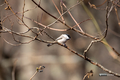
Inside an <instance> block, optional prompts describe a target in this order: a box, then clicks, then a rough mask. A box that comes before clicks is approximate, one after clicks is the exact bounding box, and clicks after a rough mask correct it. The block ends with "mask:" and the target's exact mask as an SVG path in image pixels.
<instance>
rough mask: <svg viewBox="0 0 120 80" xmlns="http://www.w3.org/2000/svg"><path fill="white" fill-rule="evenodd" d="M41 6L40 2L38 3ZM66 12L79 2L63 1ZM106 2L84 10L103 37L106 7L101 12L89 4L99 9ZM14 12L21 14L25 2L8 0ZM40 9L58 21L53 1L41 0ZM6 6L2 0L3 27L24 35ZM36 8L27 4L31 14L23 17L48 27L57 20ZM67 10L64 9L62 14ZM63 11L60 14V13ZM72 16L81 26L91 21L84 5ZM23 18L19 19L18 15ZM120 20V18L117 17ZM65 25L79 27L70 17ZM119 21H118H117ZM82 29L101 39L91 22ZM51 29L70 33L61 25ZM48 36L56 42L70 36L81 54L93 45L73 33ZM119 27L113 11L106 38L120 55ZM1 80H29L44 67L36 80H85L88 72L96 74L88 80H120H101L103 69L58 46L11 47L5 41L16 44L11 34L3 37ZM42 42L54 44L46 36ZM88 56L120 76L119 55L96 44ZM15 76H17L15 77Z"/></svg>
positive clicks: (70, 43) (111, 79)
mask: <svg viewBox="0 0 120 80" xmlns="http://www.w3.org/2000/svg"><path fill="white" fill-rule="evenodd" d="M35 1H36V2H38V3H39V0H35ZM60 1H61V0H54V2H55V4H56V5H57V7H58V8H59V10H60V9H61V7H60ZM62 1H63V2H64V3H65V5H66V6H67V8H70V7H72V6H73V5H75V4H76V3H77V0H62ZM104 1H105V0H84V4H85V6H86V7H87V8H88V10H89V11H90V12H91V14H92V15H93V16H94V18H95V19H96V21H97V24H98V25H99V28H100V30H101V33H104V30H105V27H106V23H105V16H106V11H105V10H104V9H105V7H106V4H107V3H105V4H103V5H102V6H100V7H99V8H100V9H99V10H96V9H93V8H90V6H89V4H88V2H90V3H91V4H95V5H100V4H102V3H103V2H104ZM8 2H9V4H10V5H11V7H12V9H13V11H14V12H22V10H23V5H24V0H8ZM40 5H41V6H42V7H43V8H44V9H45V10H46V11H48V12H49V13H51V14H52V15H54V16H56V17H59V13H58V12H57V10H56V8H55V6H54V4H53V2H52V0H41V2H40ZM6 7H7V5H6V4H5V3H4V0H0V18H1V20H2V19H4V17H6V16H8V17H7V19H6V20H5V21H4V22H3V24H2V25H3V26H4V27H6V28H8V29H12V30H13V31H16V32H24V31H26V30H27V28H26V27H25V26H24V25H21V24H20V23H21V22H20V21H19V20H18V19H17V18H16V16H15V15H13V16H9V15H11V14H12V12H11V11H10V10H5V8H6ZM35 7H36V5H35V4H34V3H33V2H32V1H31V0H25V10H29V11H28V12H26V13H25V14H24V15H25V16H26V17H29V18H31V19H34V20H36V21H38V22H41V23H42V24H44V25H49V24H50V23H52V22H53V21H55V19H53V18H52V17H50V16H49V15H47V14H46V13H45V12H43V11H42V10H41V9H39V8H35ZM116 8H117V10H118V14H120V9H119V7H116ZM65 10H66V9H65V8H63V11H65ZM60 11H61V10H60ZM70 12H71V14H72V15H73V17H74V18H75V20H76V21H77V22H78V23H79V22H82V21H85V20H87V19H90V16H89V14H88V13H87V12H86V11H85V8H84V7H83V5H81V4H78V5H77V6H75V7H73V8H72V9H71V10H70ZM18 16H19V17H21V16H20V15H18ZM118 16H120V15H118ZM63 17H64V19H65V22H66V23H67V24H69V25H70V26H74V25H76V24H75V23H74V21H73V20H72V19H71V17H70V16H69V14H68V13H66V14H65V15H63ZM118 18H119V17H118ZM24 22H25V23H26V24H27V25H28V26H29V27H39V28H41V29H43V27H42V26H40V25H38V24H36V23H34V22H32V21H30V20H28V19H26V18H24ZM80 26H81V28H82V29H83V30H84V31H85V32H86V33H89V34H91V35H93V36H99V35H100V34H99V31H98V30H97V28H96V26H95V24H94V23H93V21H92V20H88V21H85V22H84V23H82V24H80ZM51 27H53V28H58V29H68V28H67V27H66V26H64V25H63V24H61V23H60V22H57V23H55V24H54V25H52V26H51ZM45 31H46V32H47V33H48V34H49V35H51V36H52V37H53V38H54V39H55V38H57V37H58V36H60V35H61V34H63V33H67V34H69V35H70V36H71V39H70V40H69V41H68V42H67V43H66V45H67V46H69V47H70V48H71V49H73V50H75V51H77V52H79V53H80V54H82V53H83V52H84V50H85V49H86V48H87V46H88V45H89V44H90V42H91V41H92V40H91V39H90V38H88V37H84V36H81V35H79V34H78V33H76V32H74V31H71V30H69V31H53V30H49V29H46V30H45ZM119 34H120V26H119V25H118V20H117V16H116V13H115V10H114V9H113V10H112V11H111V14H110V17H109V30H108V35H107V37H106V41H107V42H108V43H109V44H110V45H111V46H112V47H113V48H115V49H116V50H117V51H118V52H119V53H120V35H119ZM26 35H30V36H34V35H33V33H31V32H29V33H27V34H26ZM0 36H1V37H0V80H14V78H13V77H15V80H29V79H30V78H31V77H32V75H33V74H34V73H35V71H36V67H39V66H45V69H44V70H43V72H41V73H37V74H36V75H35V76H34V77H33V80H82V79H83V77H84V76H85V74H86V73H87V72H89V71H90V70H93V76H92V77H90V78H89V79H88V78H86V79H85V80H119V79H120V78H118V77H115V76H109V77H106V76H105V77H100V76H99V73H106V72H105V71H103V70H102V69H100V68H98V67H96V66H94V65H92V64H91V63H89V62H87V61H85V60H84V59H82V58H80V57H78V56H77V55H75V54H73V53H71V52H70V51H69V50H67V49H65V48H63V47H61V46H59V45H57V44H55V45H53V46H51V47H47V44H46V43H42V42H39V41H33V42H31V43H29V44H22V45H18V46H12V45H10V44H8V43H6V42H5V41H4V39H5V40H6V41H8V42H10V43H13V44H17V43H16V42H15V41H14V39H13V36H12V35H11V34H9V33H0ZM14 36H15V38H16V39H18V40H20V41H22V42H28V41H30V39H28V38H24V37H21V36H17V35H14ZM39 38H40V39H43V40H47V41H52V39H50V38H49V37H48V36H46V35H45V34H43V35H39ZM87 56H88V57H90V58H91V59H92V60H93V61H95V62H98V63H100V64H101V65H103V66H104V67H106V68H107V69H110V70H112V71H114V72H117V73H120V69H119V68H120V62H119V61H120V60H119V57H116V54H115V53H114V52H113V51H112V50H110V49H109V48H108V47H106V46H105V45H104V44H102V43H100V42H98V43H95V44H93V46H92V47H91V49H90V50H89V51H88V52H87ZM13 74H15V75H14V76H13Z"/></svg>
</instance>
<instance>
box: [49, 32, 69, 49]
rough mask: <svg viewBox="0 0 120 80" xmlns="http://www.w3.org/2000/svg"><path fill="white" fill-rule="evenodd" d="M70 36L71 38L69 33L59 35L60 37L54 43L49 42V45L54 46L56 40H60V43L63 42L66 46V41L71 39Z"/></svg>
mask: <svg viewBox="0 0 120 80" xmlns="http://www.w3.org/2000/svg"><path fill="white" fill-rule="evenodd" d="M70 38H71V37H70V36H69V35H68V34H62V35H61V36H60V37H58V38H57V39H56V40H55V42H54V43H49V44H48V45H47V46H48V47H49V46H52V45H53V44H55V43H56V42H58V43H60V44H62V45H64V46H66V45H65V43H66V41H67V40H69V39H70Z"/></svg>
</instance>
